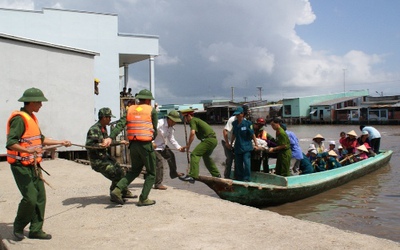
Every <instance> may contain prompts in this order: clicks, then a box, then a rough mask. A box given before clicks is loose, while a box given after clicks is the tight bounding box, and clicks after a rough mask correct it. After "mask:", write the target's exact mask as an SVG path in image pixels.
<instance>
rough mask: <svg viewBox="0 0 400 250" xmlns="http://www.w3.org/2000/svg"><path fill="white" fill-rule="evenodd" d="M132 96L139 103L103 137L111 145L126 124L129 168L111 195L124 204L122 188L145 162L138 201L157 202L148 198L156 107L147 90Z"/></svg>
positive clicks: (152, 177) (153, 162) (141, 203)
mask: <svg viewBox="0 0 400 250" xmlns="http://www.w3.org/2000/svg"><path fill="white" fill-rule="evenodd" d="M135 98H136V99H139V104H137V105H131V106H130V107H129V109H128V112H127V114H126V115H124V116H123V117H122V118H121V119H120V120H119V121H118V122H117V124H116V125H115V128H114V130H113V131H111V133H110V138H107V139H105V140H104V142H103V145H104V146H108V145H110V144H111V141H112V139H114V138H115V137H116V136H117V135H118V134H119V133H120V132H121V131H122V130H123V129H124V128H125V126H126V127H127V135H128V139H129V150H130V156H131V165H132V168H131V169H130V170H128V171H127V173H126V175H125V176H124V177H122V179H121V180H120V181H119V182H118V183H117V185H116V187H115V188H114V190H113V191H112V192H111V197H113V199H114V200H116V201H117V202H118V203H119V204H121V205H123V204H124V200H123V198H122V190H124V189H126V188H127V187H128V186H129V184H131V182H132V181H133V180H135V178H136V177H138V176H139V174H140V173H141V171H142V168H143V166H145V168H146V175H145V180H144V184H143V189H142V193H141V194H140V196H139V201H138V203H137V205H138V206H149V205H154V204H155V203H156V201H155V200H150V199H149V198H148V196H149V193H150V190H151V189H152V187H153V185H154V181H155V166H156V154H155V152H154V147H153V143H152V141H153V140H154V138H155V137H157V124H158V119H157V112H156V110H155V109H154V108H153V107H152V106H151V100H154V98H153V94H152V93H151V92H150V91H149V90H147V89H143V90H141V91H140V92H139V93H138V94H136V96H135ZM111 138H112V139H111Z"/></svg>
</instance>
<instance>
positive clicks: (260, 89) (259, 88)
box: [257, 87, 262, 101]
mask: <svg viewBox="0 0 400 250" xmlns="http://www.w3.org/2000/svg"><path fill="white" fill-rule="evenodd" d="M257 89H258V92H259V100H260V101H261V99H262V98H261V91H262V87H257Z"/></svg>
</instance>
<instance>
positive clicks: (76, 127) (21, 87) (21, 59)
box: [0, 33, 98, 154]
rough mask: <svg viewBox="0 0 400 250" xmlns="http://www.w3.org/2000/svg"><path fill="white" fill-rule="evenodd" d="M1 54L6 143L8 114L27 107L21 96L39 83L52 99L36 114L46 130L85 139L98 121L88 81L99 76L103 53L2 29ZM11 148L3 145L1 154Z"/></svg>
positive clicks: (59, 136)
mask: <svg viewBox="0 0 400 250" xmlns="http://www.w3.org/2000/svg"><path fill="white" fill-rule="evenodd" d="M0 55H1V56H0V71H1V72H2V74H1V80H0V81H1V86H2V91H1V92H0V100H1V109H0V117H1V123H0V131H2V133H0V141H1V142H2V144H3V145H5V142H6V125H7V119H8V117H9V116H10V114H11V112H12V111H14V110H19V109H20V108H21V107H23V103H22V102H18V99H19V98H20V97H21V96H22V94H23V92H24V91H25V90H26V89H28V88H31V87H36V88H39V89H41V90H42V91H43V92H44V95H45V96H46V98H47V99H48V100H49V101H48V102H43V103H42V104H43V106H42V108H41V109H40V110H39V112H38V113H37V114H36V115H37V117H38V119H39V124H40V128H41V131H42V133H43V134H44V135H45V136H47V137H51V138H55V139H68V140H71V141H73V142H75V143H79V144H80V145H82V143H84V142H85V138H86V131H87V129H88V128H89V127H90V126H91V125H92V124H93V118H92V117H91V116H90V115H88V114H91V113H92V112H93V109H94V95H93V84H87V82H91V81H93V70H94V60H95V59H94V58H95V56H96V55H98V54H97V53H95V52H91V51H85V50H79V49H75V48H70V47H65V46H59V45H55V44H50V43H44V42H40V41H36V40H29V39H24V38H19V37H15V36H9V35H5V34H1V33H0ZM54 62H62V63H54ZM60 65H62V67H60ZM71 72H75V73H74V74H71ZM61 150H65V148H61ZM5 153H6V148H5V147H4V146H3V147H0V154H5Z"/></svg>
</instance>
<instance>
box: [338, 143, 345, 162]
mask: <svg viewBox="0 0 400 250" xmlns="http://www.w3.org/2000/svg"><path fill="white" fill-rule="evenodd" d="M337 155H338V158H339V161H341V160H343V158H344V157H346V155H347V150H346V149H344V148H343V146H342V145H339V147H338V154H337Z"/></svg>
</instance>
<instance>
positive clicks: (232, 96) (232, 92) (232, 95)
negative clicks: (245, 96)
mask: <svg viewBox="0 0 400 250" xmlns="http://www.w3.org/2000/svg"><path fill="white" fill-rule="evenodd" d="M233 89H234V87H233V86H232V87H231V96H232V97H231V101H232V102H233V93H234V91H233Z"/></svg>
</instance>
